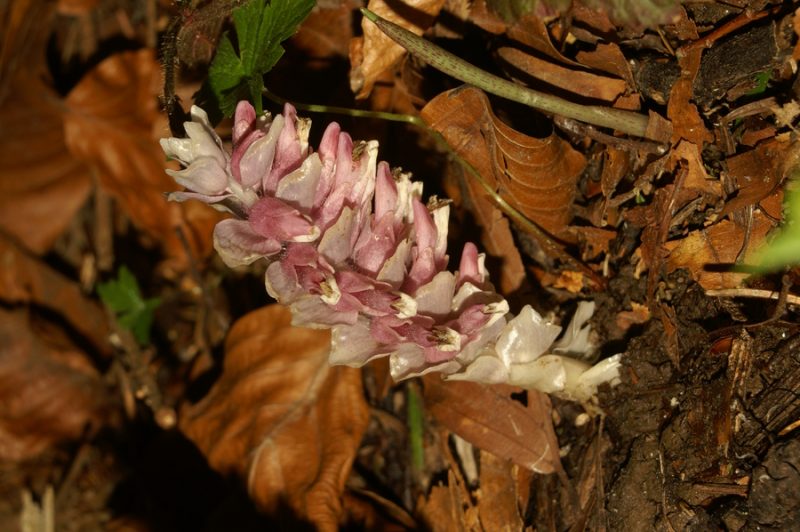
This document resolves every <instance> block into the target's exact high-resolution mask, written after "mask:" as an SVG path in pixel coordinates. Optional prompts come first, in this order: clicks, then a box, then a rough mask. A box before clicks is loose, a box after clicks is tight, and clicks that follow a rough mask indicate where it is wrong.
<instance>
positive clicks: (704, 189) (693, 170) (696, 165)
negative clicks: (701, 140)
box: [670, 140, 722, 210]
mask: <svg viewBox="0 0 800 532" xmlns="http://www.w3.org/2000/svg"><path fill="white" fill-rule="evenodd" d="M670 164H671V165H675V167H681V166H682V167H683V168H685V171H686V177H685V178H684V181H683V189H685V190H690V191H693V192H696V193H700V194H705V195H707V196H709V197H710V198H717V199H718V198H721V197H722V183H720V181H719V180H718V179H712V177H711V176H710V175H708V172H706V169H705V165H704V164H703V157H702V156H701V155H700V150H699V149H698V147H697V144H692V143H690V142H687V141H685V140H682V141H680V142H679V143H678V144H677V146H675V147H674V148H673V149H672V151H671V152H670ZM678 208H680V205H676V206H675V210H677V209H678Z"/></svg>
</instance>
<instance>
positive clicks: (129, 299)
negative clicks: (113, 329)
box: [97, 266, 161, 345]
mask: <svg viewBox="0 0 800 532" xmlns="http://www.w3.org/2000/svg"><path fill="white" fill-rule="evenodd" d="M97 293H98V295H99V296H100V299H101V300H102V301H103V304H104V305H105V306H107V307H108V308H109V309H110V310H111V311H112V312H113V313H114V314H115V315H116V316H117V321H118V322H119V324H120V326H121V327H123V328H125V329H127V330H129V331H131V333H133V336H134V337H135V338H136V341H137V342H139V343H140V344H142V345H145V344H148V343H149V342H150V327H151V326H152V324H153V313H154V312H155V309H156V308H158V306H159V305H160V304H161V300H160V299H159V298H151V299H144V298H143V297H142V292H141V290H139V283H137V282H136V278H135V277H134V276H133V274H132V273H131V272H130V270H129V269H128V268H127V267H125V266H120V268H119V271H118V272H117V278H116V279H115V280H114V279H112V280H111V281H108V282H105V283H101V284H99V285H98V286H97Z"/></svg>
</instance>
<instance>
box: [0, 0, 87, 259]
mask: <svg viewBox="0 0 800 532" xmlns="http://www.w3.org/2000/svg"><path fill="white" fill-rule="evenodd" d="M6 9H9V10H10V11H9V12H7V13H2V12H0V15H3V17H2V23H3V24H2V31H0V34H3V37H2V38H1V39H2V49H0V131H2V132H3V142H2V143H0V160H2V161H3V164H2V166H0V226H2V227H3V230H4V231H6V232H7V233H9V234H11V235H13V236H14V237H15V238H16V239H17V240H18V241H19V242H21V243H22V244H24V245H25V246H26V247H27V248H28V249H29V250H31V251H33V252H34V253H37V254H43V253H45V252H47V251H48V250H49V249H50V247H51V246H52V245H53V243H54V242H55V240H56V239H57V238H58V236H59V235H61V233H63V232H64V230H65V229H66V228H67V226H68V225H69V222H70V220H72V218H73V216H74V215H75V212H77V210H78V209H79V208H80V207H81V205H83V203H84V202H85V201H86V198H87V197H88V195H89V192H90V190H91V177H90V175H89V172H88V169H87V168H86V167H85V166H84V165H82V164H81V163H79V162H78V161H75V160H74V159H73V158H72V156H71V155H70V153H69V151H67V147H66V145H65V143H64V132H63V131H62V127H61V107H60V106H59V97H58V95H57V94H56V93H55V91H54V90H53V89H52V88H50V86H49V85H48V84H47V82H46V79H47V77H48V75H47V65H46V64H45V45H46V39H47V36H48V30H49V27H50V24H49V21H50V20H51V11H52V5H50V6H46V5H45V3H44V2H38V1H28V2H10V3H8V4H6ZM0 11H4V10H0ZM33 21H36V23H33Z"/></svg>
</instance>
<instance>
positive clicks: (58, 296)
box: [0, 234, 112, 356]
mask: <svg viewBox="0 0 800 532" xmlns="http://www.w3.org/2000/svg"><path fill="white" fill-rule="evenodd" d="M0 300H1V301H2V302H3V303H4V304H6V305H19V304H28V305H36V306H39V307H42V308H45V309H48V310H50V311H52V312H54V313H55V314H57V315H58V316H60V317H61V318H62V319H64V320H65V321H66V322H67V323H69V325H70V326H71V327H72V328H73V329H74V331H75V332H77V333H79V334H80V335H81V336H82V337H83V338H84V339H85V340H87V341H88V342H89V343H91V345H92V347H93V348H95V349H97V351H98V352H99V353H101V354H104V355H107V356H110V354H111V351H112V349H111V344H110V343H109V341H108V335H109V334H110V332H111V329H110V326H109V323H108V317H107V315H106V312H105V310H104V309H103V308H102V307H101V306H100V305H99V304H98V303H97V302H96V301H94V300H92V299H90V298H88V297H86V296H85V295H84V294H83V292H82V291H81V289H80V286H79V285H78V283H76V282H75V281H72V280H71V279H69V278H68V277H66V276H65V275H63V274H62V273H60V272H58V271H56V270H55V269H53V268H51V267H50V266H48V265H47V264H45V263H44V262H43V261H42V260H41V259H39V258H38V257H35V256H32V255H31V254H30V253H29V252H28V251H26V250H25V249H24V248H23V247H21V246H20V245H18V244H17V243H16V242H14V241H13V240H11V239H9V238H8V237H6V236H4V235H2V234H0Z"/></svg>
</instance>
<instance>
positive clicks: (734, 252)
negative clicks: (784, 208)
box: [664, 211, 773, 290]
mask: <svg viewBox="0 0 800 532" xmlns="http://www.w3.org/2000/svg"><path fill="white" fill-rule="evenodd" d="M772 227H773V223H772V221H771V219H770V218H768V217H767V216H766V215H764V213H762V212H761V211H755V212H754V213H753V222H752V228H751V230H750V234H749V240H748V243H747V244H748V245H747V250H746V251H745V253H744V261H745V263H746V262H747V259H748V258H749V257H750V256H752V254H753V252H754V251H755V250H756V249H757V248H758V247H759V246H760V245H761V244H762V243H763V242H764V240H765V237H766V235H767V232H769V230H770V229H772ZM745 231H746V229H745V228H743V227H741V226H739V225H738V224H736V223H734V222H732V221H730V220H722V221H721V222H718V223H716V224H714V225H712V226H711V227H709V228H707V229H700V230H697V231H692V232H691V233H689V235H688V236H686V238H683V239H681V240H677V241H671V242H666V243H665V244H664V249H666V250H667V251H668V252H669V255H668V256H667V258H666V267H667V271H668V272H672V271H675V270H677V269H678V268H686V269H688V270H689V273H690V274H691V276H692V278H693V279H694V280H695V281H697V282H698V283H700V285H701V286H702V287H703V288H704V289H706V290H715V289H722V288H738V287H739V286H741V284H742V282H743V281H744V280H745V279H746V278H747V276H748V275H749V274H747V273H739V272H732V271H729V270H730V269H731V268H732V267H733V265H734V263H735V261H736V258H737V257H738V256H739V253H740V252H741V250H742V246H743V245H744V243H745V234H746V233H745Z"/></svg>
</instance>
